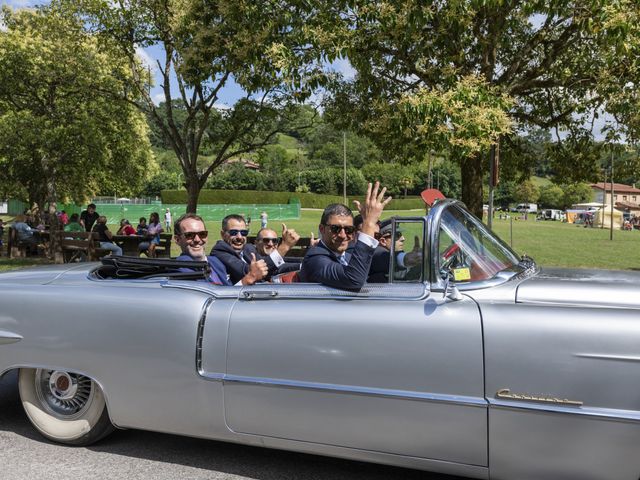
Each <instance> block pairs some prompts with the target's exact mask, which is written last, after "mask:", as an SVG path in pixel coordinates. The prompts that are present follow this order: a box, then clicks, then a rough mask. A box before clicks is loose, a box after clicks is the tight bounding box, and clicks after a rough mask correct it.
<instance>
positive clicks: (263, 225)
mask: <svg viewBox="0 0 640 480" xmlns="http://www.w3.org/2000/svg"><path fill="white" fill-rule="evenodd" d="M268 218H269V215H267V212H262V213H261V214H260V228H267V219H268Z"/></svg>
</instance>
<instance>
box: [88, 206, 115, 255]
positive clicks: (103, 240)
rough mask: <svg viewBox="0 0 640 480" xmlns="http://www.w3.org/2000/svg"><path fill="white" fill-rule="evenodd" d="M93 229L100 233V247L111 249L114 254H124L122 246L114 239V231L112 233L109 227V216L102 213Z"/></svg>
mask: <svg viewBox="0 0 640 480" xmlns="http://www.w3.org/2000/svg"><path fill="white" fill-rule="evenodd" d="M92 231H93V232H97V233H98V241H99V242H100V248H103V249H105V250H110V251H111V254H112V255H122V248H120V247H119V246H118V245H116V244H115V243H113V241H112V238H113V233H111V231H110V230H109V227H107V217H105V216H104V215H100V216H99V217H98V220H96V224H95V225H94V226H93V230H92Z"/></svg>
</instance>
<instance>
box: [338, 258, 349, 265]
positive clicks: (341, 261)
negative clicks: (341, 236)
mask: <svg viewBox="0 0 640 480" xmlns="http://www.w3.org/2000/svg"><path fill="white" fill-rule="evenodd" d="M338 261H339V262H340V263H341V264H342V265H344V266H345V267H346V266H347V265H349V262H347V256H346V255H340V256H339V257H338Z"/></svg>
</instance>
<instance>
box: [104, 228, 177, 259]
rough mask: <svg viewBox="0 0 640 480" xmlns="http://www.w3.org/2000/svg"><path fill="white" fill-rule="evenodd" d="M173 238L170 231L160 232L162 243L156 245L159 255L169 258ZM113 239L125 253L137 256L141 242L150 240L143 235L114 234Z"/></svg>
mask: <svg viewBox="0 0 640 480" xmlns="http://www.w3.org/2000/svg"><path fill="white" fill-rule="evenodd" d="M171 238H172V235H171V234H170V233H161V234H160V243H159V244H158V246H157V247H156V255H157V256H158V257H166V258H169V257H170V256H171ZM111 240H112V241H113V243H115V244H116V245H118V246H119V247H120V248H122V254H123V255H127V256H133V257H137V256H138V255H139V254H140V250H139V245H140V243H141V242H148V241H149V238H148V237H144V236H142V235H113V236H112V237H111Z"/></svg>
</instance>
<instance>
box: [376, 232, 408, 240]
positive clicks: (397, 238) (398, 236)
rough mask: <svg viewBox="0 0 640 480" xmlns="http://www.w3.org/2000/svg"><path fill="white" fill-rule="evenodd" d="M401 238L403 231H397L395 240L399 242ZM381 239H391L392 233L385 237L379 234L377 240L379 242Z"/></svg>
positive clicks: (386, 234)
mask: <svg viewBox="0 0 640 480" xmlns="http://www.w3.org/2000/svg"><path fill="white" fill-rule="evenodd" d="M400 237H402V232H401V231H399V230H397V231H396V237H395V238H396V240H399V239H400ZM381 238H391V232H389V233H385V234H384V235H380V234H378V237H376V239H377V240H380V239H381Z"/></svg>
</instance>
